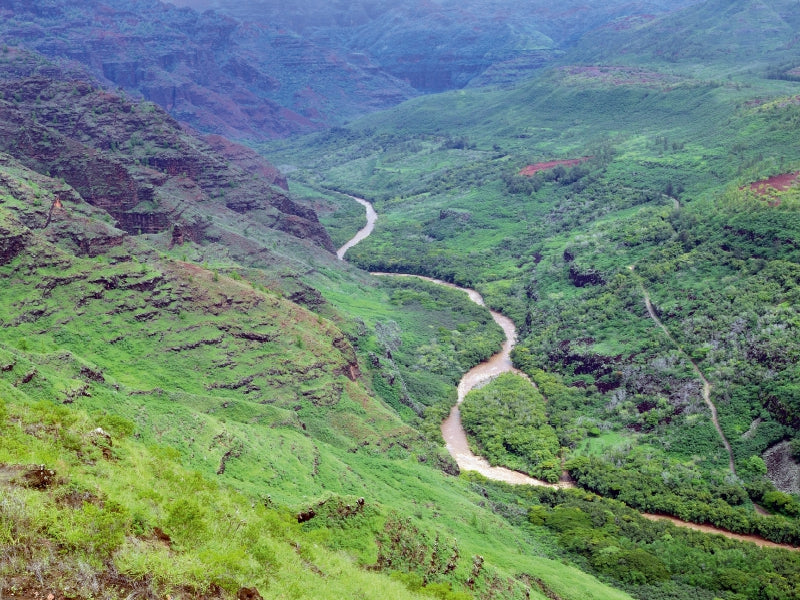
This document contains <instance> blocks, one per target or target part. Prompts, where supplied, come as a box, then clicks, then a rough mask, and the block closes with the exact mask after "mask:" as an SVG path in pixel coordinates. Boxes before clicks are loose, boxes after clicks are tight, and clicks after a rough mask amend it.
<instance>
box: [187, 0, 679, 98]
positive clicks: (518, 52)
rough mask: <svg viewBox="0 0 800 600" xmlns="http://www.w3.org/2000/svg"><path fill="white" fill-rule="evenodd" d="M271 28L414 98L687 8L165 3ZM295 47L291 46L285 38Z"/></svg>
mask: <svg viewBox="0 0 800 600" xmlns="http://www.w3.org/2000/svg"><path fill="white" fill-rule="evenodd" d="M174 1H175V4H179V5H182V6H191V7H194V8H197V9H203V10H205V9H215V10H218V11H222V12H225V13H226V14H229V15H232V16H234V17H235V18H237V19H241V20H258V21H261V22H265V23H271V24H277V25H279V26H280V27H283V28H284V29H286V30H287V31H294V32H297V33H299V34H300V35H301V36H302V38H303V39H304V40H306V41H305V42H303V43H313V44H314V45H316V46H318V47H327V48H330V49H331V50H333V51H335V52H337V53H339V54H340V55H342V56H346V57H348V59H349V60H350V61H352V62H354V61H355V57H361V59H362V60H364V61H366V62H367V63H369V64H373V65H375V66H376V67H377V68H379V69H380V71H381V72H383V73H384V74H385V73H389V74H391V75H393V76H395V77H397V78H399V79H402V80H404V81H408V82H409V83H410V84H411V85H412V86H413V87H414V88H415V89H416V90H418V91H421V92H440V91H444V90H450V89H455V88H461V87H464V86H467V85H495V84H509V83H513V82H515V81H519V80H520V79H524V78H526V77H530V76H531V75H532V73H534V72H535V71H536V70H537V69H540V68H542V67H544V66H547V65H549V64H552V62H553V61H554V60H556V59H557V58H558V57H559V56H560V55H562V54H563V53H564V52H565V51H567V50H569V49H570V48H571V47H572V46H573V45H574V44H575V43H576V42H577V40H579V39H580V38H581V37H582V36H583V35H584V34H586V33H587V32H590V31H593V30H594V29H596V28H598V27H602V26H604V25H606V24H608V23H615V22H616V20H617V19H618V18H627V17H638V16H642V15H649V16H651V17H652V15H657V14H661V13H664V12H665V11H672V10H676V9H678V8H681V7H683V6H686V5H688V4H692V3H693V2H694V0H675V1H672V2H667V1H665V0H634V1H630V0H608V1H607V2H603V3H599V2H597V3H588V2H583V1H581V0H564V1H563V2H558V3H554V2H549V1H545V0H530V1H527V2H516V1H514V0H435V1H429V0H408V1H405V2H393V1H391V0H352V1H348V2H344V1H333V2H323V1H321V0H298V1H297V2H294V3H292V5H291V6H287V3H286V2H282V1H280V0H259V1H256V2H238V1H237V0H174ZM293 43H295V44H300V43H301V42H300V41H299V38H298V36H294V42H293Z"/></svg>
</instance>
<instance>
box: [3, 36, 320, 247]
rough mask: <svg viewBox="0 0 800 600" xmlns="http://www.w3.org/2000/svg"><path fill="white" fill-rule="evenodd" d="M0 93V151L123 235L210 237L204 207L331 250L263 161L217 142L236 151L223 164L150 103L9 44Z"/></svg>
mask: <svg viewBox="0 0 800 600" xmlns="http://www.w3.org/2000/svg"><path fill="white" fill-rule="evenodd" d="M0 96H1V97H2V100H0V151H4V152H7V153H8V154H10V155H11V156H13V157H15V158H16V159H17V160H19V161H20V162H21V163H22V164H24V165H25V166H27V167H28V168H30V169H32V170H34V171H36V172H39V173H44V174H48V175H50V176H52V177H60V178H62V179H63V180H64V181H65V182H66V183H68V184H69V185H70V186H72V188H74V189H75V190H76V191H77V192H78V193H79V194H80V196H81V197H82V198H83V199H84V200H86V201H87V202H89V203H90V204H91V205H93V206H95V207H97V208H100V209H102V210H104V211H106V212H107V213H108V214H109V215H111V216H112V217H113V219H114V220H115V223H116V226H117V227H118V228H120V229H122V230H124V231H126V232H128V233H130V234H143V233H144V234H148V233H150V234H152V233H159V232H162V231H166V230H168V229H170V228H171V227H174V226H178V228H179V229H180V231H181V237H182V238H183V239H190V240H193V241H195V242H202V241H204V240H205V239H207V238H208V239H211V238H215V237H218V233H215V232H214V231H213V229H214V228H215V227H217V226H219V225H215V224H214V223H213V222H212V221H213V219H212V217H211V215H212V214H213V215H215V218H217V219H220V220H221V221H222V222H224V221H226V220H232V219H233V220H235V219H236V218H238V217H235V215H237V214H238V215H243V216H245V217H247V218H249V219H255V222H257V223H258V224H259V225H260V226H266V227H270V228H273V229H276V230H279V231H283V232H286V233H288V234H289V235H292V236H294V237H297V238H301V239H308V240H311V241H313V242H314V243H316V244H318V245H319V246H321V247H323V248H325V249H327V250H330V251H333V250H334V248H333V244H332V242H331V240H330V238H329V237H328V235H327V232H326V231H325V230H324V228H323V227H322V226H321V225H320V224H319V222H318V220H317V217H316V214H315V213H314V212H313V211H312V210H310V209H307V208H304V207H301V206H299V205H297V204H296V203H295V202H294V201H292V200H291V199H290V198H289V197H288V196H287V195H286V193H285V191H284V190H282V189H278V188H276V187H274V186H273V183H276V182H277V183H278V184H281V183H283V184H284V186H285V181H282V180H281V177H280V175H279V174H278V173H277V171H276V170H274V169H273V168H272V167H271V166H270V165H269V164H268V163H266V161H263V160H258V157H257V156H256V155H255V154H254V153H252V152H249V151H246V150H245V149H241V148H240V149H238V150H235V147H232V146H229V145H226V144H223V143H222V142H220V141H219V140H216V142H215V143H216V144H217V146H218V147H219V146H226V147H227V148H228V153H229V154H231V153H234V154H236V155H237V157H236V158H235V159H234V160H235V162H230V161H229V160H228V159H227V158H226V157H225V156H223V155H221V154H219V153H218V152H216V151H215V150H214V149H213V148H212V147H211V146H210V145H209V144H208V143H206V142H204V141H202V140H200V139H198V138H196V137H194V136H192V135H190V134H189V133H187V132H186V131H184V130H183V129H182V128H181V126H180V125H179V124H178V123H177V122H176V121H175V120H174V119H172V118H171V117H169V116H168V115H167V114H166V113H164V112H163V111H162V110H161V109H159V108H158V107H156V106H155V105H153V104H149V103H144V104H143V103H139V102H135V101H132V100H130V99H129V98H126V97H125V96H123V95H118V94H112V93H109V92H106V91H104V90H102V89H101V88H99V87H95V86H94V85H92V84H90V83H86V82H85V81H82V80H79V79H76V78H75V76H74V74H73V75H70V74H68V73H64V72H61V71H59V70H58V69H57V68H56V67H54V65H52V64H49V63H47V61H43V60H42V59H41V57H39V56H37V55H34V54H31V53H28V52H24V51H17V50H15V49H7V50H6V52H5V53H4V54H3V56H2V57H1V58H0ZM213 141H214V140H212V142H213ZM237 162H238V163H239V164H237ZM226 211H227V212H226Z"/></svg>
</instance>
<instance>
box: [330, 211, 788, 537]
mask: <svg viewBox="0 0 800 600" xmlns="http://www.w3.org/2000/svg"><path fill="white" fill-rule="evenodd" d="M350 197H351V198H353V200H355V201H356V202H358V203H359V204H361V205H362V206H364V208H365V209H366V216H367V225H366V226H365V227H363V228H362V229H360V230H359V231H358V233H357V234H356V235H355V236H354V237H353V238H352V239H351V240H349V241H348V242H347V243H346V244H344V245H343V246H342V247H341V248H339V250H338V251H337V252H336V256H337V258H338V259H339V260H344V255H345V253H346V252H347V251H348V250H349V249H350V248H352V247H353V246H355V245H356V244H358V243H359V242H361V241H362V240H364V239H366V238H367V237H368V236H369V235H370V234H371V233H372V231H373V229H374V228H375V223H376V222H377V220H378V215H377V213H376V212H375V209H374V208H373V207H372V204H370V203H369V202H368V201H366V200H364V199H363V198H356V197H355V196H350ZM373 275H379V276H392V277H417V278H418V279H424V280H425V281H430V282H432V283H436V284H439V285H443V286H447V287H450V288H454V289H457V290H461V291H463V292H465V293H466V294H467V295H468V296H469V298H470V300H472V301H473V302H475V303H476V304H479V305H481V306H486V305H485V303H484V302H483V298H482V297H481V295H480V294H479V293H478V292H476V291H475V290H472V289H469V288H462V287H459V286H457V285H454V284H452V283H448V282H446V281H440V280H438V279H433V278H431V277H424V276H421V275H413V274H400V273H373ZM646 299H647V300H649V298H647V296H646ZM648 304H649V302H648ZM648 311H652V308H651V307H650V306H648ZM489 312H490V313H491V315H492V318H493V319H494V321H495V323H497V324H498V325H499V326H500V327H501V328H502V329H503V332H504V333H505V338H506V340H505V342H504V343H503V348H502V349H501V350H500V352H498V353H497V354H495V355H493V356H491V357H490V358H489V359H488V360H486V361H484V362H482V363H481V364H479V365H476V366H475V367H473V368H472V369H470V370H469V371H467V372H466V373H465V374H464V376H463V377H462V378H461V381H459V383H458V401H457V403H456V405H455V406H454V407H453V408H452V410H451V411H450V414H449V416H448V417H447V418H446V419H445V420H444V421H443V422H442V426H441V429H442V437H443V438H444V441H445V444H446V446H447V451H448V452H449V453H450V455H451V456H452V457H453V459H454V460H455V461H456V463H457V464H458V466H459V468H460V469H462V470H464V471H477V472H478V473H480V474H481V475H483V476H484V477H486V478H487V479H492V480H494V481H503V482H506V483H512V484H517V485H536V486H546V487H550V488H566V487H574V486H573V484H572V483H571V482H569V481H561V482H559V483H556V484H552V483H548V482H546V481H542V480H540V479H535V478H533V477H530V476H529V475H527V474H525V473H520V472H519V471H513V470H511V469H507V468H505V467H493V466H491V465H490V464H489V461H487V460H486V459H485V458H483V457H481V456H477V455H475V454H474V453H473V452H472V451H471V450H470V449H469V443H468V442H467V434H466V431H464V427H463V426H462V424H461V412H460V410H459V405H460V404H461V402H462V401H463V400H464V397H465V396H466V395H467V393H468V392H469V391H470V390H472V389H473V388H474V387H475V386H477V385H480V384H481V383H484V382H486V381H488V380H490V379H492V378H494V377H497V376H498V375H500V374H501V373H517V374H518V375H521V376H523V377H525V378H526V379H527V376H526V375H525V374H524V373H522V372H521V371H519V370H518V369H515V368H514V365H513V364H512V362H511V350H512V349H513V347H514V344H515V342H516V339H517V330H516V327H515V326H514V323H513V322H512V321H511V319H509V318H508V317H506V316H504V315H502V314H500V313H498V312H495V311H493V310H491V309H489ZM652 314H653V312H651V315H652ZM662 327H663V325H662ZM701 375H702V374H701ZM703 381H704V388H705V386H708V385H709V384H708V382H707V381H705V378H704V377H703ZM531 385H533V382H531ZM706 393H707V392H706V390H705V389H704V394H703V396H704V400H705V399H706ZM706 401H707V402H708V400H706ZM712 406H713V405H712ZM713 412H715V411H712V413H713ZM723 439H724V436H723ZM726 441H727V440H726ZM641 515H642V516H643V517H645V518H646V519H650V520H651V521H652V520H665V521H670V522H671V523H673V524H675V525H678V526H680V527H685V528H688V529H694V530H696V531H703V532H706V533H716V534H719V535H723V536H725V537H728V538H731V539H736V540H743V541H749V542H753V543H755V544H757V545H759V546H767V547H773V548H786V549H789V550H797V548H795V547H793V546H790V545H788V544H777V543H775V542H771V541H769V540H765V539H764V538H761V537H759V536H756V535H746V534H738V533H733V532H730V531H726V530H724V529H719V528H717V527H714V526H711V525H699V524H697V523H690V522H688V521H683V520H681V519H678V518H676V517H672V516H668V515H655V514H650V513H641Z"/></svg>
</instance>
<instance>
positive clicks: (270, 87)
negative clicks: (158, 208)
mask: <svg viewBox="0 0 800 600" xmlns="http://www.w3.org/2000/svg"><path fill="white" fill-rule="evenodd" d="M0 13H2V19H0V35H2V38H3V41H4V43H6V44H8V45H16V46H24V47H26V48H29V49H32V50H35V51H37V52H41V53H42V54H44V55H45V56H48V57H49V58H51V59H54V60H60V61H64V60H67V61H72V62H73V63H79V64H81V65H83V66H84V67H86V68H88V69H89V71H90V72H91V73H92V74H93V75H94V76H95V77H97V78H98V79H99V80H100V81H102V82H104V83H105V84H106V85H108V86H109V87H121V88H124V89H125V90H128V91H130V92H133V93H135V94H137V95H140V96H141V97H143V98H144V99H146V100H152V101H153V102H156V103H157V104H159V105H160V106H162V107H163V108H164V109H165V110H167V111H169V113H170V114H171V115H172V116H173V117H175V118H176V119H179V120H181V121H184V122H186V123H189V124H190V125H191V126H192V127H194V128H196V129H198V130H199V131H201V132H205V133H218V134H222V135H225V136H227V137H231V138H234V139H268V138H273V137H283V136H287V135H291V134H295V133H302V132H307V131H312V130H314V129H317V128H321V127H325V126H328V125H330V124H332V123H335V122H340V121H342V120H346V119H348V118H351V117H353V116H355V115H359V114H363V113H365V112H369V111H371V110H376V109H380V108H386V107H388V106H392V105H394V104H397V103H399V102H401V101H403V100H405V99H407V98H410V97H412V96H413V95H414V94H415V92H414V90H413V89H412V88H411V87H410V86H409V85H408V84H406V83H404V82H403V81H401V80H399V79H396V78H394V77H392V76H391V75H388V74H386V73H384V72H382V71H380V70H379V69H378V68H377V67H376V66H375V65H373V64H371V63H370V62H369V61H368V60H365V59H364V57H363V56H357V57H355V59H354V60H350V59H349V58H348V57H347V56H344V55H338V54H335V53H333V52H331V51H330V50H329V49H328V48H326V47H321V46H319V45H317V44H315V43H313V42H310V41H308V40H305V39H303V38H301V37H299V36H298V35H296V34H293V33H291V32H287V31H284V30H280V29H278V28H275V27H272V26H270V25H269V24H253V23H249V24H245V23H241V22H239V21H237V20H235V19H233V18H230V17H223V16H222V15H219V14H214V13H203V14H201V13H198V12H195V11H193V10H190V9H187V8H183V9H178V8H176V7H174V6H172V5H168V4H164V3H161V2H158V1H156V0H147V1H145V2H133V1H130V0H109V1H108V2H98V1H96V0H81V1H79V2H67V1H66V0H54V1H53V2H49V3H48V5H47V7H46V9H45V8H44V7H42V6H41V5H38V4H37V3H30V2H23V1H20V0H3V1H2V2H0Z"/></svg>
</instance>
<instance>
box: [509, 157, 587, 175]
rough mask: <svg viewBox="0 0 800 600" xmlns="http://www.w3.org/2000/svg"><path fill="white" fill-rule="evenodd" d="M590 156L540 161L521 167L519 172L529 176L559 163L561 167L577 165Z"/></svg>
mask: <svg viewBox="0 0 800 600" xmlns="http://www.w3.org/2000/svg"><path fill="white" fill-rule="evenodd" d="M590 158H591V157H590V156H584V157H582V158H569V159H564V160H550V161H547V162H540V163H536V164H533V165H528V166H527V167H525V168H524V169H522V170H521V171H520V172H519V174H520V175H526V176H528V177H530V176H531V175H533V174H535V173H538V172H539V171H547V170H548V169H552V168H555V167H557V166H559V165H561V166H563V167H574V166H575V165H579V164H581V163H583V162H586V161H587V160H589V159H590Z"/></svg>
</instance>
